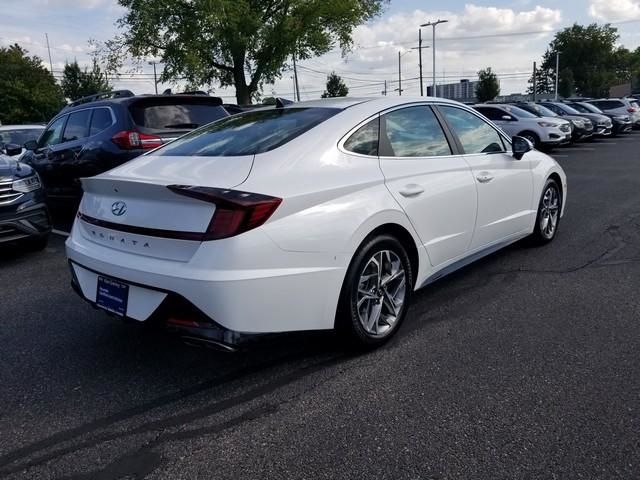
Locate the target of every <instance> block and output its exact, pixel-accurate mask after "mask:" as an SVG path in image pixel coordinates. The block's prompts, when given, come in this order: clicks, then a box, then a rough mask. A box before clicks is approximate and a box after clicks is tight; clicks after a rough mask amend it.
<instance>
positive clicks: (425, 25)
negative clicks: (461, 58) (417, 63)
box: [420, 19, 449, 97]
mask: <svg viewBox="0 0 640 480" xmlns="http://www.w3.org/2000/svg"><path fill="white" fill-rule="evenodd" d="M448 21H449V20H440V19H438V20H436V21H435V22H428V23H424V24H422V25H420V26H421V27H432V28H433V43H432V49H433V91H432V92H431V93H432V94H433V96H434V97H435V96H436V25H440V24H441V23H447V22H448Z"/></svg>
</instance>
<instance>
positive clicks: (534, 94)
mask: <svg viewBox="0 0 640 480" xmlns="http://www.w3.org/2000/svg"><path fill="white" fill-rule="evenodd" d="M537 75H538V69H537V68H536V62H533V101H534V102H535V101H536V88H537V85H536V80H537V77H536V76H537Z"/></svg>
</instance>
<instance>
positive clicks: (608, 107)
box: [587, 98, 640, 129]
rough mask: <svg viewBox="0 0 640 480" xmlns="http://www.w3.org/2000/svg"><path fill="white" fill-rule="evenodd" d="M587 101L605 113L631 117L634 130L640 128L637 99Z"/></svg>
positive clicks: (639, 108)
mask: <svg viewBox="0 0 640 480" xmlns="http://www.w3.org/2000/svg"><path fill="white" fill-rule="evenodd" d="M587 101H588V103H590V104H592V105H595V106H596V107H598V108H599V109H600V110H602V111H603V112H605V113H613V114H616V115H629V118H630V119H631V122H632V123H633V128H635V129H638V128H640V105H638V101H637V100H636V99H635V98H601V99H599V100H587Z"/></svg>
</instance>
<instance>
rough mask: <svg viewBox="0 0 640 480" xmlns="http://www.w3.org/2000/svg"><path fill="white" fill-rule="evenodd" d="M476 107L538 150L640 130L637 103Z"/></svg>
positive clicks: (613, 101)
mask: <svg viewBox="0 0 640 480" xmlns="http://www.w3.org/2000/svg"><path fill="white" fill-rule="evenodd" d="M473 107H474V108H475V109H476V110H477V111H479V112H480V113H482V114H483V115H484V116H486V117H487V118H488V119H490V120H491V121H493V122H494V123H495V124H497V125H499V126H500V127H501V128H502V129H503V130H504V131H505V132H507V133H508V134H509V135H519V136H522V137H524V138H527V139H528V140H529V141H530V142H531V143H533V144H534V145H535V146H536V147H537V148H553V147H557V146H560V145H565V144H567V143H570V142H577V141H582V140H588V139H591V138H592V137H607V136H610V135H619V134H623V133H628V132H630V131H631V130H632V129H633V128H640V107H639V106H638V104H637V102H636V101H635V100H634V99H606V100H588V101H579V100H565V101H549V100H543V101H538V102H518V103H495V102H491V103H486V104H478V105H474V106H473Z"/></svg>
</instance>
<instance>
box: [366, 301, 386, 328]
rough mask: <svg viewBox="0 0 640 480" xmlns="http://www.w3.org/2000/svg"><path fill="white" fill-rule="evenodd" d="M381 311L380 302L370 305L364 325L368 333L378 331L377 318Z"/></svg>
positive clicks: (378, 318)
mask: <svg viewBox="0 0 640 480" xmlns="http://www.w3.org/2000/svg"><path fill="white" fill-rule="evenodd" d="M381 311H382V302H376V303H374V304H373V305H372V306H371V309H370V311H369V318H368V319H367V320H368V321H367V327H366V328H367V331H368V332H369V333H373V334H374V335H375V334H377V333H378V320H380V312H381Z"/></svg>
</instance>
